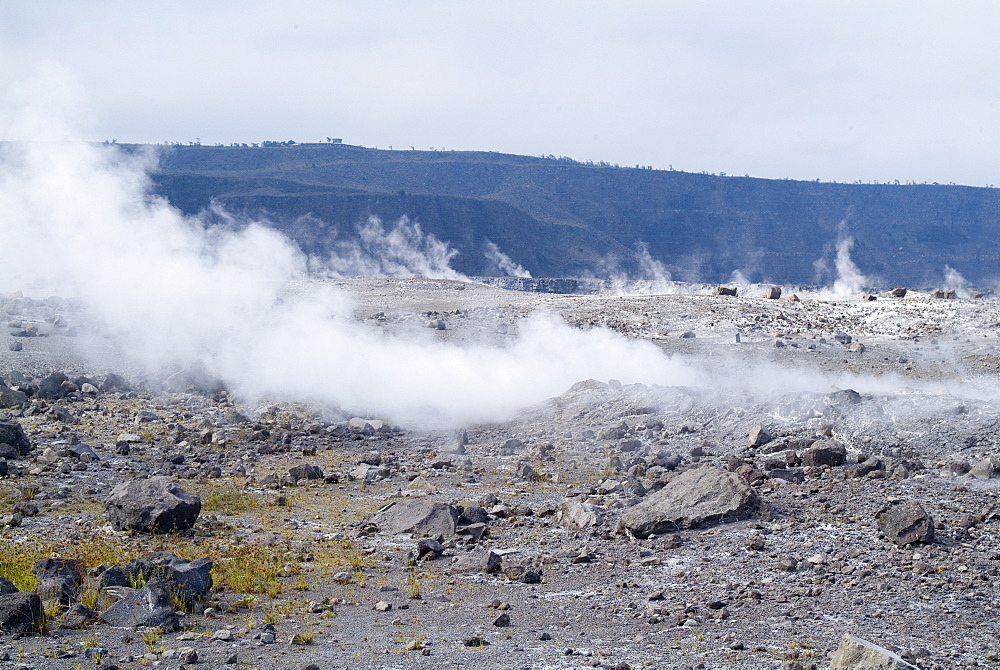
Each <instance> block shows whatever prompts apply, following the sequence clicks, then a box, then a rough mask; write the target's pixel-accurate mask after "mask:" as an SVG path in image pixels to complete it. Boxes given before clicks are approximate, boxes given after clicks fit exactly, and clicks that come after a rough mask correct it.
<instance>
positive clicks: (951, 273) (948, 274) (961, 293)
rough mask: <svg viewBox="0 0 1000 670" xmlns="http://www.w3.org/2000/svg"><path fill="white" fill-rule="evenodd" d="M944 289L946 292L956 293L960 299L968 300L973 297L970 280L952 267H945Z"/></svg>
mask: <svg viewBox="0 0 1000 670" xmlns="http://www.w3.org/2000/svg"><path fill="white" fill-rule="evenodd" d="M944 288H945V290H946V291H954V292H955V295H957V296H958V297H959V298H968V297H970V296H971V295H972V291H971V290H970V289H969V282H968V280H967V279H966V278H965V277H963V276H962V274H961V273H960V272H959V271H958V270H956V269H955V268H953V267H951V266H950V265H945V266H944Z"/></svg>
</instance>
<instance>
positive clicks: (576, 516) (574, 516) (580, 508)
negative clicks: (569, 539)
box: [556, 499, 605, 531]
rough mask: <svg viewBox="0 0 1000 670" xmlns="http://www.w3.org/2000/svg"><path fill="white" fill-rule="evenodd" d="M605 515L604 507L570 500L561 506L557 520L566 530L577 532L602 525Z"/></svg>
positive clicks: (557, 513)
mask: <svg viewBox="0 0 1000 670" xmlns="http://www.w3.org/2000/svg"><path fill="white" fill-rule="evenodd" d="M604 514H605V513H604V508H603V507H600V506H598V505H590V504H588V503H582V502H580V501H579V500H573V499H568V500H564V501H563V503H562V505H560V506H559V510H558V511H557V512H556V518H557V519H558V521H559V525H560V526H562V527H563V528H565V529H566V530H572V531H577V530H584V529H585V528H590V527H592V526H596V525H599V524H601V523H602V522H603V521H604Z"/></svg>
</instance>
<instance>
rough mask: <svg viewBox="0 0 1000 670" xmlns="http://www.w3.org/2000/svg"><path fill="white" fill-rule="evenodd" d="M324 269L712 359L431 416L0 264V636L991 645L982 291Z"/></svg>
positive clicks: (429, 649)
mask: <svg viewBox="0 0 1000 670" xmlns="http://www.w3.org/2000/svg"><path fill="white" fill-rule="evenodd" d="M334 283H335V284H336V285H337V286H339V287H340V288H342V289H344V290H346V291H348V292H350V293H351V294H353V296H354V300H355V303H354V318H355V319H356V320H357V321H359V322H362V323H365V324H367V325H368V327H370V328H372V329H377V330H383V331H387V332H389V333H405V332H407V329H412V328H414V327H416V328H421V329H427V330H428V331H429V332H430V333H431V334H432V335H433V336H434V337H436V338H439V339H442V340H445V341H449V342H456V343H464V342H470V343H471V342H486V343H489V344H491V345H496V346H507V345H509V344H510V343H511V342H513V341H514V340H515V339H516V338H517V337H518V329H519V326H520V324H521V323H523V320H524V318H525V317H526V316H527V315H529V314H530V313H532V312H534V311H536V310H547V311H550V312H553V313H555V314H557V315H559V316H560V317H562V318H563V319H564V320H566V321H567V322H568V323H569V324H571V325H572V326H575V327H578V328H581V329H591V328H597V327H606V328H609V329H612V330H614V331H617V332H619V333H622V334H624V335H625V336H627V337H629V338H636V339H641V340H646V341H650V342H653V343H655V344H656V345H657V346H659V347H661V348H662V349H663V350H664V351H666V352H668V353H670V354H672V355H675V356H677V357H678V360H681V361H684V362H685V364H686V365H688V366H690V367H691V368H693V369H696V370H698V371H699V374H698V377H697V378H698V383H694V384H686V385H684V386H679V385H673V384H669V383H666V384H660V385H643V384H633V383H629V380H614V379H600V380H592V379H580V380H578V383H576V384H575V385H573V386H572V387H570V388H567V389H565V392H564V393H562V394H561V395H559V396H557V397H553V398H551V399H549V400H547V401H545V402H542V403H538V404H533V405H531V406H529V407H527V408H525V409H523V410H522V411H521V412H519V413H518V414H517V415H516V416H512V417H510V418H508V419H506V420H503V421H500V422H494V423H485V424H479V425H468V426H462V427H459V428H456V429H449V430H444V431H432V430H422V429H415V428H411V427H407V426H402V427H401V426H397V425H395V423H394V421H393V419H392V417H378V416H353V415H352V414H350V413H346V412H345V411H343V410H341V409H339V408H336V407H321V406H307V405H301V404H295V403H291V402H287V401H280V402H279V401H278V400H273V401H260V400H254V401H252V402H250V401H246V400H244V399H241V398H239V397H237V396H236V395H234V394H231V393H230V392H228V391H227V390H226V388H225V387H224V385H221V384H220V383H218V382H217V381H216V380H213V379H210V378H206V376H205V375H204V374H203V373H200V372H199V371H197V370H194V369H186V370H164V371H162V372H161V373H159V374H154V373H150V372H145V371H143V370H141V369H140V368H139V367H138V366H135V365H133V364H130V363H128V362H126V361H125V360H124V359H122V358H116V357H115V353H116V352H115V345H114V344H113V341H112V340H110V339H107V338H104V337H102V336H101V335H100V334H99V333H97V332H95V331H94V330H93V329H92V328H91V326H90V324H89V323H88V315H87V312H86V310H85V309H84V308H83V307H82V306H81V305H77V304H75V303H73V302H71V301H66V300H62V299H59V298H51V299H30V298H24V297H22V296H17V295H14V296H5V297H3V299H2V301H0V312H2V313H3V318H4V320H5V322H6V325H8V328H7V329H6V334H4V335H3V336H2V337H3V339H4V340H5V341H4V343H3V345H2V347H0V377H2V379H3V385H2V386H0V406H2V408H3V409H2V410H0V443H2V444H0V450H2V451H3V453H2V454H0V455H2V456H4V460H3V461H0V472H2V473H3V474H2V478H0V522H2V523H3V539H2V541H0V574H2V575H3V576H4V577H5V578H6V580H7V581H6V582H4V581H2V580H0V593H3V595H0V629H2V630H3V631H4V634H3V636H2V637H0V667H11V668H79V667H101V668H111V667H120V668H130V667H136V666H154V667H167V668H178V667H189V668H198V667H206V668H211V667H247V668H305V667H317V668H339V667H343V668H348V667H350V668H358V667H364V668H423V667H456V668H457V667H505V668H507V667H510V668H542V667H549V668H578V667H581V668H582V667H603V668H643V667H670V668H675V667H677V668H680V667H689V668H729V667H735V668H789V669H792V668H811V667H819V668H826V667H831V664H832V665H833V667H855V668H857V667H911V666H916V667H920V668H953V667H991V666H993V665H994V664H995V663H997V662H1000V644H998V642H997V634H998V624H997V619H996V618H995V612H996V608H998V607H1000V600H998V598H997V592H996V587H995V585H994V579H996V578H997V576H998V574H1000V573H998V569H1000V539H998V531H1000V507H998V504H997V503H998V501H997V490H998V482H1000V444H998V443H1000V434H998V431H997V427H998V425H1000V393H998V392H997V384H996V380H997V371H998V370H1000V341H998V335H1000V302H998V301H997V300H996V299H995V298H992V297H988V296H987V297H975V298H973V297H969V298H957V297H956V298H954V299H941V298H935V297H932V295H930V294H926V293H916V292H913V291H911V292H908V293H906V294H905V295H903V296H898V295H897V296H893V295H892V294H891V293H884V294H879V295H875V296H860V295H858V296H852V297H850V298H847V299H836V300H835V299H830V298H824V297H823V296H822V295H820V294H817V293H815V292H810V291H801V290H798V291H796V290H794V289H789V288H788V287H785V288H784V290H783V295H782V296H781V297H780V298H777V299H769V298H766V297H764V295H765V294H766V293H767V292H768V288H769V287H754V286H750V287H746V286H743V287H739V290H738V295H736V296H729V295H719V294H718V291H717V290H716V287H714V286H697V285H680V284H678V285H675V286H674V290H675V293H673V294H670V295H631V296H628V295H552V294H541V293H526V292H514V291H505V290H501V289H498V288H494V287H490V286H485V285H482V284H475V283H462V282H452V281H432V280H386V279H371V280H350V281H348V280H344V281H337V282H334ZM311 286H312V285H311V284H310V283H303V284H301V285H298V286H295V287H291V288H290V289H289V291H290V292H292V293H294V292H301V291H308V290H310V288H311ZM793 292H794V293H793ZM898 293H899V292H897V294H898ZM109 360H114V361H116V362H115V363H108V361H109ZM165 552H166V553H165ZM845 635H847V636H856V637H857V638H861V639H862V640H863V641H867V642H868V643H871V645H873V646H865V644H864V642H858V641H852V640H853V638H850V637H847V638H844V636H845ZM842 639H844V640H846V642H844V643H843V644H842ZM852 645H853V646H852ZM838 647H840V650H839V651H837V650H838ZM834 652H836V654H835V653H834Z"/></svg>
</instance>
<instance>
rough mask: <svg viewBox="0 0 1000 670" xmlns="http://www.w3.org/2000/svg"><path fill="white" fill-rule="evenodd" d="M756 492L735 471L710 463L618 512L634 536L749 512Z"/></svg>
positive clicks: (696, 524)
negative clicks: (727, 470) (633, 505)
mask: <svg viewBox="0 0 1000 670" xmlns="http://www.w3.org/2000/svg"><path fill="white" fill-rule="evenodd" d="M757 501H758V499H757V494H756V493H755V492H754V490H753V489H752V488H750V486H749V485H748V484H747V483H746V482H745V481H744V480H743V479H742V478H740V477H739V476H738V475H736V474H734V473H732V472H726V471H725V470H720V469H719V468H715V467H712V466H708V465H705V466H702V467H699V468H695V469H694V470H688V471H687V472H685V473H683V474H682V475H680V476H679V477H677V478H676V479H674V480H672V481H671V482H670V483H668V484H667V485H666V486H664V487H663V488H662V489H661V490H660V491H658V492H656V493H654V494H653V495H651V496H650V497H648V498H646V499H645V500H643V501H642V502H640V503H639V504H638V505H636V506H635V507H632V508H631V509H629V510H628V511H627V512H625V514H623V515H622V518H621V521H620V527H621V528H624V529H626V530H628V531H629V532H631V533H632V534H633V535H635V536H637V537H647V536H649V535H651V534H653V533H655V534H661V533H664V532H669V531H673V530H677V529H678V528H695V527H697V526H701V525H703V524H709V523H713V522H717V521H729V520H735V519H739V518H744V517H746V516H749V515H750V514H751V513H752V512H753V510H754V508H755V507H756V505H757Z"/></svg>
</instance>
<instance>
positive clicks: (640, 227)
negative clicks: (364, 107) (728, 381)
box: [153, 145, 1000, 286]
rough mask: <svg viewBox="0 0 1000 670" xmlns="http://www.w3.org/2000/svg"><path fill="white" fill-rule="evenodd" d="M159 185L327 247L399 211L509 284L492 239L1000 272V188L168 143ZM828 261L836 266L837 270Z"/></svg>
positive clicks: (704, 263) (759, 262)
mask: <svg viewBox="0 0 1000 670" xmlns="http://www.w3.org/2000/svg"><path fill="white" fill-rule="evenodd" d="M153 187H154V190H155V191H156V192H157V193H158V194H160V195H162V196H164V197H166V198H167V199H168V200H169V201H170V202H171V203H173V204H174V205H175V206H177V207H179V208H180V209H182V210H183V211H186V212H189V213H194V212H198V211H200V210H202V209H204V208H207V207H208V206H209V205H210V204H211V203H212V202H213V201H214V202H216V203H218V204H220V205H222V206H223V207H225V208H226V209H227V210H229V211H230V212H233V213H237V214H240V215H245V216H250V217H254V218H260V217H263V218H266V219H267V220H268V221H270V222H271V223H272V225H274V226H275V227H277V228H279V229H281V230H283V231H285V232H286V233H287V234H288V235H289V236H291V237H292V238H293V239H295V240H296V241H297V242H298V243H299V244H300V245H301V246H302V247H303V248H304V249H305V250H306V251H307V252H309V253H314V254H320V255H322V254H323V253H326V252H329V250H330V249H331V248H332V247H331V242H332V240H333V239H340V240H344V239H348V238H350V237H351V236H352V235H353V234H354V231H355V226H356V225H357V224H359V223H361V222H364V221H365V220H367V218H368V217H369V216H372V215H374V216H378V217H380V218H381V219H383V220H384V221H386V222H392V221H395V220H396V219H398V218H399V217H401V216H404V215H405V216H407V217H409V218H410V219H411V220H413V221H416V222H419V223H420V225H421V227H422V228H423V230H424V231H426V232H429V233H432V234H433V235H435V236H436V237H437V238H439V239H441V240H443V241H446V242H448V243H449V244H450V245H451V247H453V248H454V249H456V250H457V251H458V252H459V254H458V255H457V256H456V257H455V258H454V259H453V261H452V267H454V268H455V269H456V270H458V271H460V272H463V273H466V274H474V275H475V274H496V269H495V265H491V263H490V262H489V261H488V260H487V259H486V258H485V256H484V253H483V249H484V245H485V244H486V243H487V242H493V243H494V244H496V245H497V246H498V247H499V248H500V249H501V250H502V251H503V252H504V253H506V254H507V255H508V256H510V257H511V258H512V259H513V260H514V261H515V262H517V263H519V264H521V265H522V266H523V267H524V268H525V269H527V270H528V271H530V272H531V273H532V274H533V275H535V276H552V277H560V276H588V275H594V276H604V275H607V274H608V273H609V272H626V273H630V274H631V275H632V276H634V277H637V278H638V277H640V276H641V274H642V272H643V270H642V265H641V263H640V260H639V258H638V254H637V244H639V243H644V244H645V245H646V246H647V249H648V251H649V254H650V256H651V257H652V258H653V259H655V260H657V261H660V262H662V263H663V264H664V265H665V267H666V268H667V269H668V270H670V271H671V273H672V274H673V275H674V278H675V279H686V280H692V281H709V282H716V281H725V280H727V279H728V278H729V277H730V275H731V273H732V272H733V271H734V270H740V271H741V272H742V273H743V274H744V275H745V276H747V277H748V278H749V279H751V280H755V281H773V282H784V283H821V282H825V281H827V280H829V279H831V276H832V275H831V274H830V271H832V268H833V266H834V263H833V261H834V255H835V243H836V241H837V237H838V234H845V235H849V236H851V237H853V238H854V239H855V246H854V251H853V258H854V261H855V262H856V263H857V265H858V266H859V267H860V269H861V271H862V272H863V273H865V274H866V275H868V276H869V277H871V278H873V279H874V280H876V281H875V283H877V284H879V285H888V284H907V285H919V286H931V285H935V284H937V283H939V282H940V281H941V277H942V273H943V270H944V266H945V265H950V266H951V267H953V268H955V269H957V270H958V271H959V272H961V273H962V274H963V275H965V277H966V278H967V279H969V280H970V281H972V282H974V283H977V284H984V283H991V282H992V281H993V280H994V279H995V278H996V277H998V276H1000V272H998V270H997V268H998V267H1000V266H998V261H1000V244H998V238H1000V235H998V233H1000V190H996V189H984V188H972V187H963V186H937V185H913V186H897V185H847V184H822V183H816V182H800V181H790V180H764V179H753V178H747V177H716V176H712V175H700V174H689V173H683V172H667V171H658V170H642V169H632V168H614V167H608V166H597V165H586V164H581V163H575V162H572V161H566V160H551V159H542V158H530V157H525V156H511V155H505V154H496V153H486V152H422V151H380V150H374V149H365V148H362V147H353V146H349V145H295V146H280V147H199V146H184V147H168V148H161V149H160V166H159V169H158V171H157V172H156V173H154V175H153ZM824 266H825V267H826V268H828V270H827V271H826V272H827V274H826V275H824V270H823V268H824Z"/></svg>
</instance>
